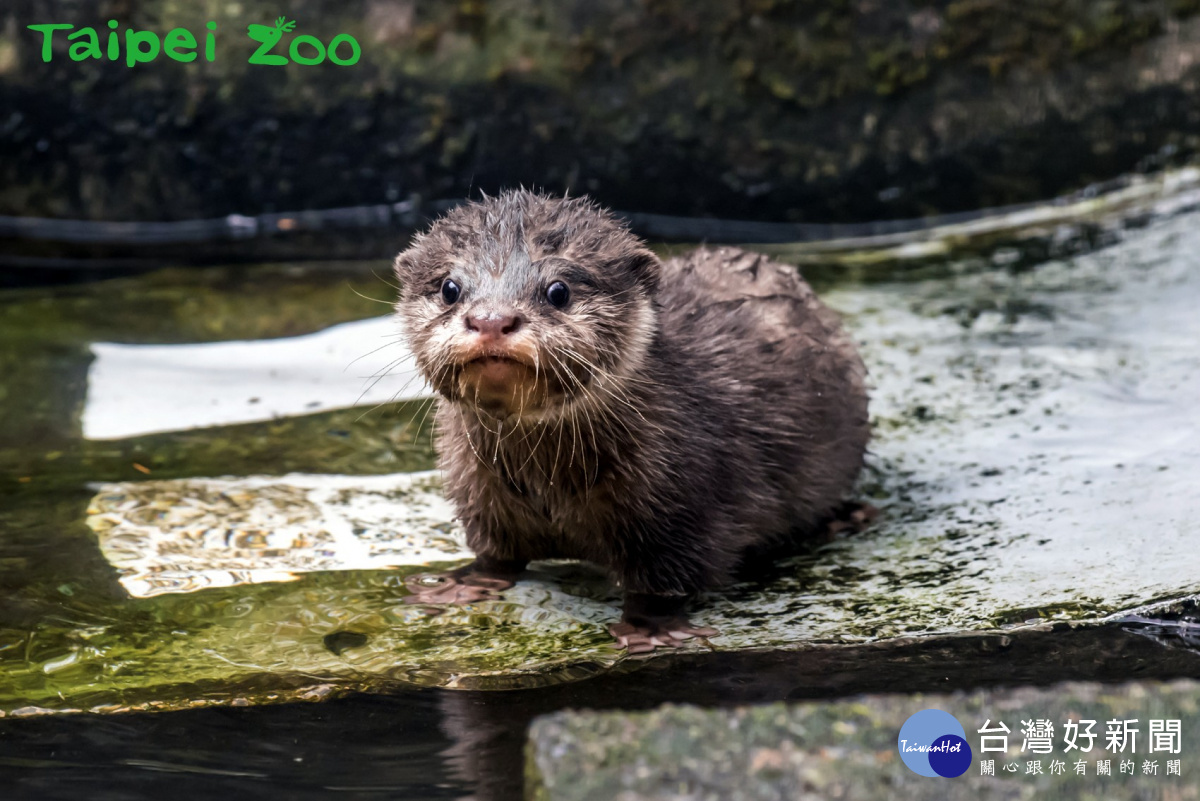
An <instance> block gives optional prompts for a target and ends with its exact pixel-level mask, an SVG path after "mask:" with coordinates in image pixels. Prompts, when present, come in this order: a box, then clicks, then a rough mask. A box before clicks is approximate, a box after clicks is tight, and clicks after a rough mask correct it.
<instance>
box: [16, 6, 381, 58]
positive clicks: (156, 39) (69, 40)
mask: <svg viewBox="0 0 1200 801" xmlns="http://www.w3.org/2000/svg"><path fill="white" fill-rule="evenodd" d="M26 27H27V28H29V29H30V30H32V31H35V32H36V33H40V34H41V35H42V42H41V44H42V47H41V54H42V61H50V60H52V59H53V58H54V55H55V48H54V44H55V42H56V41H57V42H58V45H59V47H58V49H59V51H61V50H62V48H63V47H64V46H65V47H66V50H67V55H68V56H69V57H70V59H71V60H72V61H89V60H92V59H101V60H102V59H107V60H109V61H121V60H124V62H125V65H126V66H127V67H136V66H137V65H139V64H149V63H150V62H151V61H154V60H155V59H157V58H158V57H159V56H160V55H161V56H163V57H164V58H166V59H169V60H171V61H180V62H184V63H189V62H192V61H195V60H197V59H201V58H202V59H203V60H204V61H215V60H216V58H217V48H216V44H217V23H215V22H208V23H206V24H205V26H204V33H203V34H202V35H194V34H193V33H192V32H191V31H189V30H187V29H185V28H172V29H171V30H169V31H167V32H166V33H165V34H164V35H163V36H161V37H160V36H159V35H158V34H157V33H155V32H154V31H139V30H134V29H133V28H125V29H124V30H122V29H121V25H120V23H119V22H117V21H116V20H115V19H110V20H109V21H108V30H107V31H105V30H104V29H103V28H101V29H100V30H99V31H98V30H96V29H95V28H91V27H83V28H79V29H76V28H75V26H74V25H67V24H56V23H46V24H42V25H27V26H26ZM295 30H296V21H295V20H289V19H288V18H287V17H279V18H277V19H276V20H275V24H274V25H259V24H252V25H249V26H247V28H246V36H247V37H249V39H250V42H251V43H256V44H258V49H257V50H254V51H253V52H249V57H248V58H247V59H246V60H247V62H248V63H250V64H258V65H264V66H275V67H281V66H283V65H285V64H302V65H305V66H313V65H316V64H321V63H324V62H325V61H328V62H329V63H331V64H336V65H337V66H339V67H349V66H352V65H354V64H357V63H358V60H359V58H360V57H361V56H362V47H360V46H359V44H358V40H357V39H355V38H354V37H353V36H351V35H350V34H348V33H341V34H338V35H337V36H334V37H333V38H332V39H330V40H329V41H328V42H323V41H321V40H320V39H318V38H317V37H315V36H310V35H309V34H306V33H302V34H299V35H292V32H293V31H295ZM68 31H70V33H67V32H68ZM56 33H57V34H61V36H60V37H56V36H55V34H56ZM285 37H286V38H285ZM249 49H250V48H249V47H247V48H246V50H247V51H249Z"/></svg>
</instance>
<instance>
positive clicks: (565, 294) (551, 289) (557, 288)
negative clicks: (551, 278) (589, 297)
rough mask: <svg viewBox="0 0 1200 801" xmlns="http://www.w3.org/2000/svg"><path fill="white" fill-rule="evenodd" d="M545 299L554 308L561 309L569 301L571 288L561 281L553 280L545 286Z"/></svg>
mask: <svg viewBox="0 0 1200 801" xmlns="http://www.w3.org/2000/svg"><path fill="white" fill-rule="evenodd" d="M546 300H548V301H550V305H551V306H553V307H554V308H556V309H561V308H563V307H565V306H566V305H567V304H568V303H569V302H570V301H571V290H570V289H568V288H567V285H566V284H564V283H563V282H562V281H555V282H554V283H553V284H551V285H550V286H548V287H546Z"/></svg>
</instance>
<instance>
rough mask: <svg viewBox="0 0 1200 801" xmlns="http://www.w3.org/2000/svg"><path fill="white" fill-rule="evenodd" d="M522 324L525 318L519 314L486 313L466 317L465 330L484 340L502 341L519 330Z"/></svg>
mask: <svg viewBox="0 0 1200 801" xmlns="http://www.w3.org/2000/svg"><path fill="white" fill-rule="evenodd" d="M524 323H525V318H524V317H522V316H521V315H519V314H500V313H498V312H487V313H485V314H468V315H467V330H468V331H474V332H475V333H477V334H479V336H481V337H483V338H484V339H503V338H504V337H506V336H508V335H509V334H515V333H516V332H517V331H519V330H521V326H522V325H524Z"/></svg>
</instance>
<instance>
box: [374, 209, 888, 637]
mask: <svg viewBox="0 0 1200 801" xmlns="http://www.w3.org/2000/svg"><path fill="white" fill-rule="evenodd" d="M395 273H396V276H397V277H398V279H399V282H400V287H401V290H400V297H399V300H398V302H397V304H396V311H397V313H398V316H399V318H400V320H401V321H402V325H403V328H404V332H405V335H406V338H407V340H408V342H409V344H410V347H411V349H412V352H413V354H414V356H415V359H416V363H417V366H418V369H419V371H420V373H421V374H422V375H423V376H424V378H425V379H426V380H427V381H428V383H429V384H430V385H431V386H432V388H433V389H434V390H435V391H436V393H437V395H438V398H437V401H436V403H437V409H436V413H435V418H436V426H437V432H438V451H439V463H440V466H441V468H442V470H443V472H444V486H445V492H446V495H447V497H448V498H449V499H450V501H451V502H452V503H453V505H454V507H455V508H456V510H457V513H458V517H459V519H460V520H461V523H462V525H463V526H464V528H465V530H466V537H467V544H468V545H469V547H470V548H471V549H472V550H473V551H474V553H475V555H476V560H475V562H473V563H472V564H471V565H469V566H467V567H466V568H462V569H460V570H458V571H455V572H454V573H452V574H450V575H449V576H446V577H444V579H443V580H442V581H441V583H435V585H434V586H432V587H430V586H426V585H422V584H414V585H411V586H412V587H413V589H414V590H417V597H416V600H417V601H421V602H430V603H437V602H458V603H462V602H469V601H473V600H479V599H481V598H487V597H494V593H495V592H497V591H499V590H502V589H504V588H507V587H509V586H512V582H513V581H515V580H516V579H517V577H518V575H519V574H520V573H521V572H522V571H523V570H524V569H525V566H526V564H527V563H528V562H529V561H531V560H536V559H550V558H566V559H578V560H585V561H589V562H592V563H595V564H597V565H600V566H602V567H604V568H607V569H608V570H609V571H610V572H611V574H612V576H613V577H614V578H615V580H616V581H617V582H618V584H619V585H620V586H621V587H622V589H623V591H624V597H625V600H624V611H623V615H622V621H621V623H619V624H615V625H614V626H612V627H610V631H611V632H612V634H613V635H614V637H616V639H617V643H618V645H619V646H621V647H625V648H627V649H628V650H629V651H630V652H631V653H634V652H642V651H647V650H653V649H654V648H655V647H656V646H664V645H672V646H673V645H678V644H679V643H680V642H681V641H682V640H685V639H687V638H689V637H692V636H710V635H711V634H713V633H715V632H713V631H712V630H711V629H705V628H702V627H695V626H692V625H691V624H690V623H689V622H688V620H687V617H686V606H687V603H688V601H689V600H690V599H691V598H693V597H694V596H695V595H697V594H698V593H700V592H701V591H704V590H710V589H715V588H718V587H721V586H722V585H724V584H726V583H728V582H729V581H730V580H731V578H732V577H733V576H734V575H735V571H736V570H737V569H738V567H739V565H740V564H741V563H742V562H743V560H744V559H745V558H746V557H747V555H748V554H750V553H754V552H761V551H762V550H763V549H769V548H771V547H773V546H778V545H779V544H780V543H785V542H794V541H796V540H797V539H803V538H805V537H813V536H815V535H816V534H818V533H820V532H822V531H823V530H825V527H827V526H828V524H829V522H830V520H831V518H833V517H834V516H835V513H836V511H837V510H838V509H839V508H840V507H841V506H842V504H843V502H844V499H845V498H846V496H847V494H848V493H849V492H850V490H851V489H852V487H853V485H854V483H855V480H856V478H857V476H858V474H859V472H860V470H861V468H862V465H863V457H864V452H865V450H866V445H867V440H868V420H867V388H866V369H865V367H864V366H863V363H862V360H861V358H860V357H859V355H858V353H857V350H856V348H855V345H854V342H853V341H852V339H851V338H850V337H849V336H848V335H847V333H846V332H845V330H844V329H843V328H842V326H841V323H840V321H839V319H838V316H837V315H836V314H835V313H834V312H833V311H832V310H830V309H829V308H827V307H826V306H825V305H823V304H822V303H821V302H820V301H819V300H818V299H817V297H816V296H815V294H814V293H813V290H812V289H811V288H810V287H809V285H808V284H807V283H806V282H805V281H804V280H803V279H802V278H801V276H800V274H799V272H798V271H797V269H796V268H795V267H792V266H788V265H784V264H781V263H779V262H775V261H772V260H770V259H769V258H767V257H765V256H763V255H760V254H755V253H750V252H746V251H743V250H739V249H735V248H730V247H719V248H706V247H701V248H698V249H696V250H693V251H691V252H690V253H688V254H687V255H683V256H677V257H674V258H669V259H666V260H661V259H659V258H658V257H657V256H656V255H655V254H654V253H653V252H652V251H651V250H650V249H649V248H648V247H647V246H646V245H645V244H644V243H643V242H642V241H641V240H639V239H638V238H637V237H636V236H634V235H633V234H632V233H631V232H630V231H629V229H628V227H627V225H626V224H625V223H624V222H622V221H620V220H619V219H618V218H617V217H616V216H614V215H613V214H612V213H610V212H608V211H606V210H605V209H603V208H601V207H600V206H598V205H597V204H596V203H594V202H592V201H591V200H589V199H587V198H586V197H574V198H566V197H562V198H560V197H551V196H547V195H544V194H538V193H533V192H530V191H525V190H521V191H507V192H504V193H502V194H500V195H499V196H495V197H487V196H485V197H484V198H483V199H482V200H479V201H474V202H470V203H467V204H465V205H461V206H458V207H456V208H454V209H452V210H451V211H449V212H447V213H446V214H445V215H444V216H443V217H442V218H440V219H439V220H438V221H436V222H435V223H434V224H433V225H432V227H431V228H430V230H429V231H428V232H426V233H424V234H420V235H417V236H416V237H415V238H414V240H413V242H412V244H411V245H410V247H409V248H408V249H407V250H404V251H403V252H401V253H400V254H399V255H398V256H397V257H396V260H395ZM422 588H423V589H422Z"/></svg>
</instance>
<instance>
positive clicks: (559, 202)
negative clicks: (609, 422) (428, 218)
mask: <svg viewBox="0 0 1200 801" xmlns="http://www.w3.org/2000/svg"><path fill="white" fill-rule="evenodd" d="M660 268H661V264H660V262H659V260H658V258H657V257H656V256H655V255H654V254H653V253H652V252H650V251H649V250H648V249H647V248H646V247H645V245H644V244H643V243H642V242H641V241H640V240H638V239H637V238H636V237H635V236H633V235H632V234H630V233H629V231H628V230H627V229H626V227H625V225H624V224H623V223H621V222H620V221H618V220H617V219H616V218H614V217H613V216H612V214H610V213H609V212H607V211H605V210H603V209H601V208H599V207H598V206H596V205H595V204H593V203H592V202H591V201H589V200H587V199H584V198H571V199H567V198H552V197H547V196H545V195H538V194H534V193H532V192H527V191H512V192H505V193H503V194H501V195H499V196H498V197H492V198H484V199H483V200H482V201H479V202H473V203H468V204H466V205H463V206H459V207H457V208H455V209H453V210H451V211H450V212H448V213H447V214H446V215H445V216H444V217H442V218H441V219H440V220H438V221H437V222H436V223H434V225H433V227H432V228H431V229H430V230H429V231H428V232H427V233H425V234H423V235H420V236H417V237H416V239H415V240H414V241H413V243H412V246H411V247H409V248H408V250H405V251H403V252H402V253H401V254H400V255H399V256H397V257H396V262H395V269H396V275H397V277H398V278H399V279H400V284H401V292H400V300H399V302H398V303H397V304H396V311H397V312H398V314H399V316H400V318H401V320H402V321H403V323H404V328H405V331H406V333H407V336H408V341H409V345H410V346H411V348H412V350H413V353H414V354H415V356H416V360H417V365H418V367H419V369H420V370H421V373H422V374H423V375H424V377H425V379H426V380H427V381H428V382H429V383H430V385H432V386H433V388H434V389H435V390H436V391H437V392H438V393H440V394H441V395H442V396H443V397H445V398H447V399H448V400H451V401H454V402H456V403H459V404H462V405H463V406H464V407H466V408H468V409H471V410H474V411H476V412H479V413H482V414H485V415H487V416H489V417H492V418H499V419H504V418H508V417H514V416H515V417H517V418H521V419H546V418H549V417H553V416H554V415H555V414H556V413H560V412H561V411H563V410H564V409H566V408H568V407H569V406H571V405H572V404H579V403H605V402H607V401H608V400H611V399H612V398H613V397H619V396H620V395H619V393H620V392H621V389H620V384H621V383H622V382H623V381H625V380H628V379H629V378H630V377H631V376H632V374H633V373H634V372H635V371H636V370H637V369H638V367H639V366H640V365H641V363H642V359H643V357H644V356H645V353H646V350H647V348H648V347H649V344H650V341H651V340H652V338H653V336H654V333H655V330H656V327H657V322H656V317H655V312H654V303H653V297H654V293H655V291H656V289H657V285H658V278H659V271H660Z"/></svg>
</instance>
